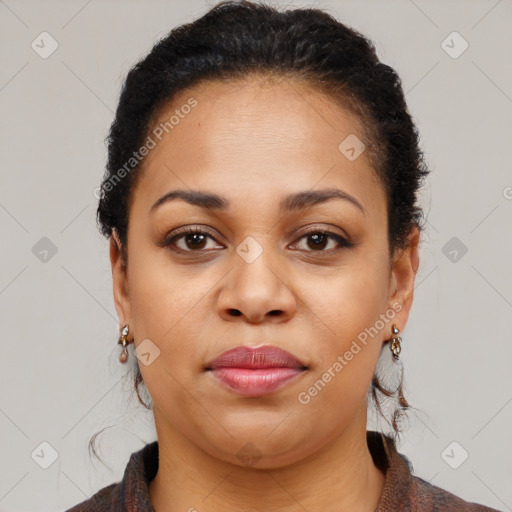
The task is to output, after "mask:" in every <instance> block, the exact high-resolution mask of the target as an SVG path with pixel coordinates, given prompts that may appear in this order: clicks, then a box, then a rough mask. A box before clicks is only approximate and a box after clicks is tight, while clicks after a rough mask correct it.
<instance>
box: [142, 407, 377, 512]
mask: <svg viewBox="0 0 512 512" xmlns="http://www.w3.org/2000/svg"><path fill="white" fill-rule="evenodd" d="M155 420H157V411H155ZM156 424H157V434H158V447H159V468H158V473H157V475H156V477H155V478H154V479H153V480H152V482H151V484H150V499H151V503H152V505H153V508H154V509H155V511H156V512H175V511H178V510H180V511H184V510H187V511H191V512H193V511H200V510H208V511H211V512H221V511H222V512H226V511H235V510H246V511H260V510H279V511H283V512H292V511H293V512H298V511H301V512H303V511H304V510H323V511H325V512H329V511H333V512H334V511H337V512H340V511H351V512H373V511H374V510H375V508H376V506H377V503H378V500H379V497H380V495H381V493H382V489H383V486H384V475H383V473H382V472H381V471H380V470H379V469H378V468H377V467H376V466H375V464H374V462H373V459H372V456H371V454H370V451H369V449H368V445H367V442H366V411H364V423H363V422H362V421H356V422H355V423H353V424H351V425H350V426H348V427H347V428H346V429H345V430H344V431H343V432H342V433H341V434H340V435H339V436H338V437H336V438H335V439H334V440H332V441H331V442H329V443H326V445H324V446H323V447H322V448H321V450H319V451H317V452H316V453H315V454H313V455H311V456H309V457H307V458H305V459H301V460H299V461H297V462H295V463H293V464H290V465H287V466H285V467H280V468H273V469H258V468H254V467H244V466H238V465H235V464H231V463H229V462H225V461H222V460H219V459H217V458H215V457H212V456H211V455H210V454H208V453H206V452H205V451H203V450H202V449H200V448H198V447H197V446H196V445H195V444H193V443H191V442H190V441H188V439H186V438H185V437H183V436H182V435H181V433H179V432H177V431H176V430H174V429H171V428H168V427H167V426H166V428H165V430H164V431H162V428H161V422H159V421H158V420H157V421H156ZM159 425H160V427H159Z"/></svg>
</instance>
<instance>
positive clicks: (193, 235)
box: [187, 233, 205, 249]
mask: <svg viewBox="0 0 512 512" xmlns="http://www.w3.org/2000/svg"><path fill="white" fill-rule="evenodd" d="M204 238H205V237H204V235H201V234H196V233H194V234H192V235H188V236H187V243H189V242H190V241H191V239H192V240H194V241H193V242H192V244H191V245H193V246H194V247H195V248H196V249H197V248H199V249H200V248H202V245H201V244H204ZM198 239H200V240H198ZM197 242H199V243H197Z"/></svg>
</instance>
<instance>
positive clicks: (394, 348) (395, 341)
mask: <svg viewBox="0 0 512 512" xmlns="http://www.w3.org/2000/svg"><path fill="white" fill-rule="evenodd" d="M391 330H392V331H393V335H394V336H393V338H391V340H390V341H391V346H390V348H391V352H392V354H393V357H394V358H395V359H398V356H399V354H400V352H401V351H402V346H401V343H402V338H400V336H395V335H396V334H398V333H399V332H400V331H399V329H398V328H397V327H396V325H395V324H393V325H392V326H391Z"/></svg>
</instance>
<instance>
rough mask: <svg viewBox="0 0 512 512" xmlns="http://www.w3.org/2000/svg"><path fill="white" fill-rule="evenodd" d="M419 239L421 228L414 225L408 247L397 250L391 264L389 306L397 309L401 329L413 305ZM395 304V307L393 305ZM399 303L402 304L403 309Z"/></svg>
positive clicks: (397, 319) (398, 324) (398, 323)
mask: <svg viewBox="0 0 512 512" xmlns="http://www.w3.org/2000/svg"><path fill="white" fill-rule="evenodd" d="M419 241H420V230H419V228H418V227H417V226H414V227H413V228H412V229H411V231H410V232H409V236H408V245H407V247H406V248H405V249H397V251H395V254H394V255H393V261H392V264H391V280H390V290H391V295H390V298H389V307H390V308H392V309H394V310H395V311H397V313H396V316H395V318H396V321H395V322H394V323H395V324H396V326H397V327H398V328H399V329H400V331H403V330H404V327H405V325H406V323H407V319H408V318H409V311H410V310H411V307H412V301H413V296H414V282H415V278H416V273H417V271H418V267H419V263H420V259H419V253H418V246H419ZM393 304H394V305H395V307H393V306H392V305H393ZM399 305H401V309H400V307H399ZM392 323H393V322H392ZM390 329H391V325H390ZM390 334H391V330H390ZM391 335H392V334H391Z"/></svg>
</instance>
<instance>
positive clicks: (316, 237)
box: [310, 233, 327, 249]
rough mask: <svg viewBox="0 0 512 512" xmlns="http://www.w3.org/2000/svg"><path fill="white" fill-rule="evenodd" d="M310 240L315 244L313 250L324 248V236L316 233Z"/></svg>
mask: <svg viewBox="0 0 512 512" xmlns="http://www.w3.org/2000/svg"><path fill="white" fill-rule="evenodd" d="M310 238H312V239H314V240H315V241H316V242H315V243H314V247H315V248H317V249H318V248H324V247H325V240H326V238H327V237H326V236H325V235H323V234H321V233H318V234H316V235H310ZM319 239H321V240H320V243H318V240H319Z"/></svg>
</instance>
